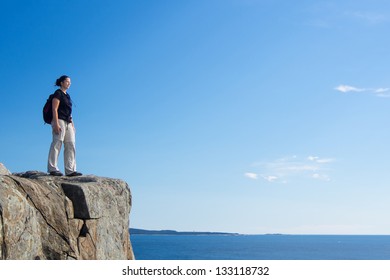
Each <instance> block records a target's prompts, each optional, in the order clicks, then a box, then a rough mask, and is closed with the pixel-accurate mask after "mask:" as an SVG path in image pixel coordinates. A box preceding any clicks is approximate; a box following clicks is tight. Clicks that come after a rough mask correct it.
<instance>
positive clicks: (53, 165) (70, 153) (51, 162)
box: [47, 120, 76, 175]
mask: <svg viewBox="0 0 390 280" xmlns="http://www.w3.org/2000/svg"><path fill="white" fill-rule="evenodd" d="M58 123H59V125H60V127H61V132H60V133H59V134H56V133H54V131H53V132H52V134H53V141H52V143H51V146H50V151H49V159H48V162H47V171H48V172H49V173H50V172H53V171H59V169H58V156H59V155H60V151H61V146H62V143H64V167H65V175H68V174H70V173H72V172H75V171H76V137H75V131H74V127H73V124H72V123H67V122H66V121H64V120H58Z"/></svg>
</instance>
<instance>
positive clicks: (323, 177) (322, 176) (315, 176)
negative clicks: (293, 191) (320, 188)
mask: <svg viewBox="0 0 390 280" xmlns="http://www.w3.org/2000/svg"><path fill="white" fill-rule="evenodd" d="M311 177H312V178H313V179H317V180H321V181H330V178H329V176H328V175H326V174H319V173H314V174H313V175H311Z"/></svg>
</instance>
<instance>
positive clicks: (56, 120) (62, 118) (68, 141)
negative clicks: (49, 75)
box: [47, 75, 82, 176]
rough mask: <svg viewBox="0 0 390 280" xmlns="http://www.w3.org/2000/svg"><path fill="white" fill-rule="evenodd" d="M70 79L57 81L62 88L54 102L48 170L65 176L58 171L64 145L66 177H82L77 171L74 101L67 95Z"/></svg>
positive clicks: (55, 95)
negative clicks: (73, 116) (73, 117)
mask: <svg viewBox="0 0 390 280" xmlns="http://www.w3.org/2000/svg"><path fill="white" fill-rule="evenodd" d="M70 84H71V82H70V78H69V77H68V76H66V75H64V76H61V77H60V78H58V79H57V80H56V83H55V85H56V86H58V87H60V88H59V89H57V90H56V91H55V92H54V95H53V100H52V110H53V120H52V122H51V126H52V130H53V132H52V134H53V141H52V143H51V146H50V151H49V159H48V163H47V170H48V172H49V173H50V175H52V176H63V174H62V173H61V172H60V171H59V169H58V156H59V154H60V151H61V146H62V143H64V167H65V175H66V176H81V175H82V174H81V173H80V172H77V171H76V144H75V140H76V137H75V128H74V123H73V120H72V100H71V98H70V96H69V94H68V93H67V90H68V89H69V87H70Z"/></svg>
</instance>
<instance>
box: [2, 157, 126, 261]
mask: <svg viewBox="0 0 390 280" xmlns="http://www.w3.org/2000/svg"><path fill="white" fill-rule="evenodd" d="M130 209H131V192H130V189H129V187H128V185H127V184H126V183H125V182H124V181H122V180H118V179H111V178H103V177H98V176H80V177H53V176H49V175H47V174H46V173H42V172H38V171H28V172H25V173H18V174H11V173H10V172H9V171H8V170H7V169H6V168H5V167H4V166H3V165H2V164H0V259H2V260H32V259H47V260H49V259H50V260H52V259H55V260H69V259H75V260H126V259H134V254H133V251H132V246H131V243H130V236H129V230H128V229H129V214H130Z"/></svg>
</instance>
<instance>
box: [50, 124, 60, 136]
mask: <svg viewBox="0 0 390 280" xmlns="http://www.w3.org/2000/svg"><path fill="white" fill-rule="evenodd" d="M51 127H52V128H53V131H54V133H55V134H60V133H61V131H62V129H61V127H60V125H59V124H58V122H57V123H53V124H52V126H51Z"/></svg>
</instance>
